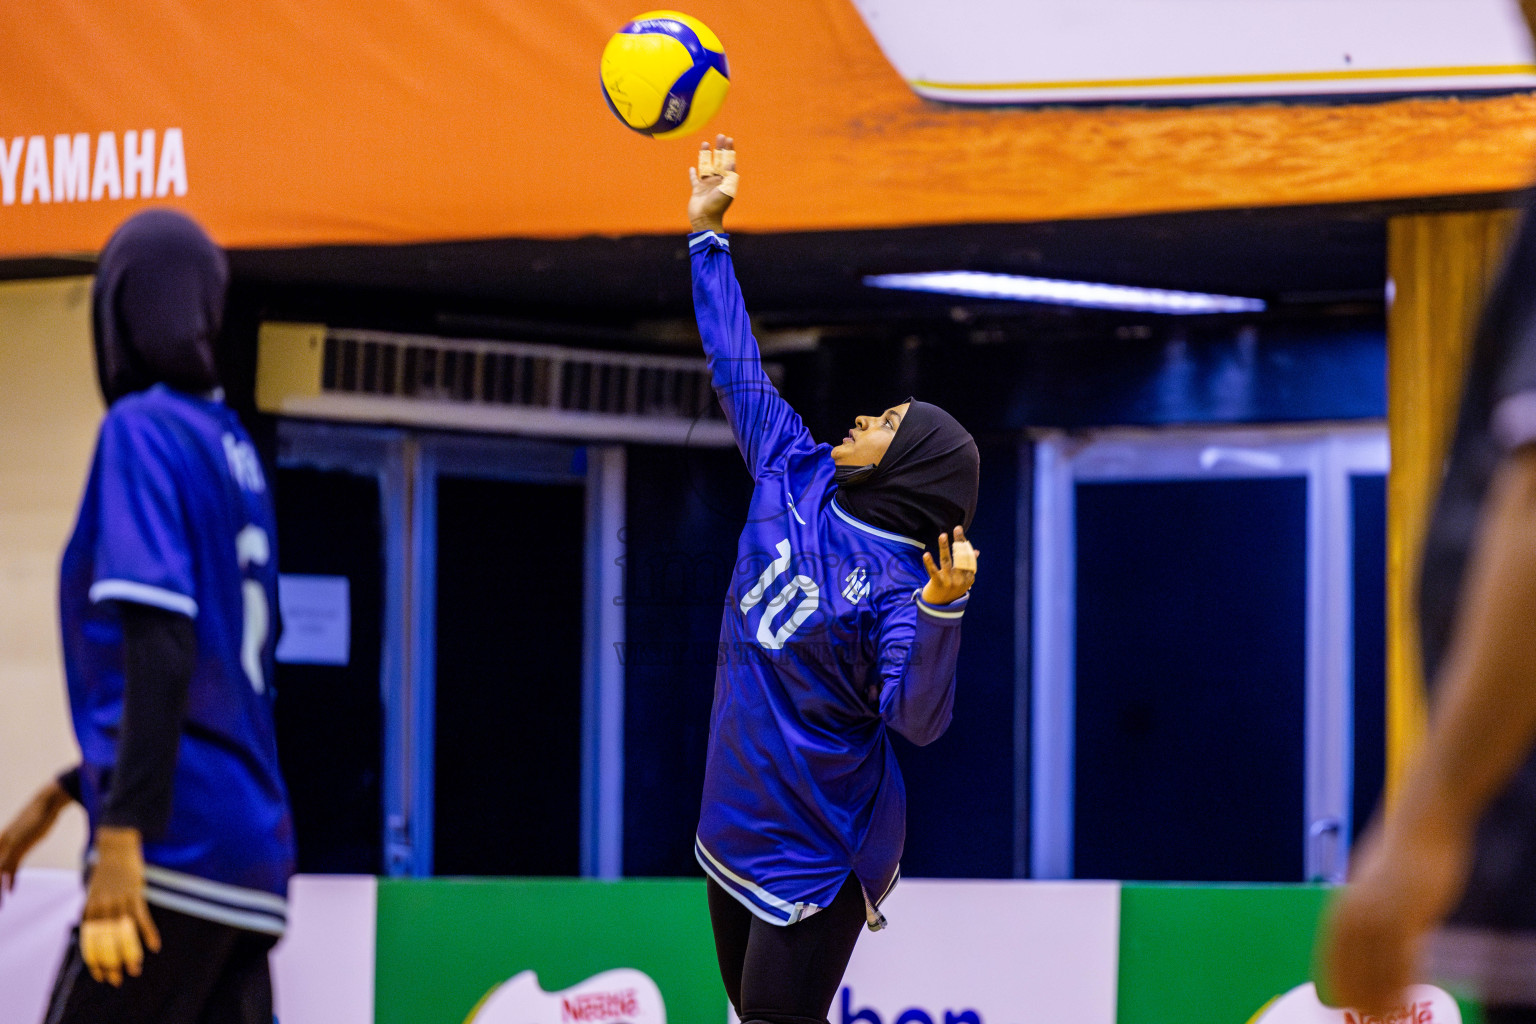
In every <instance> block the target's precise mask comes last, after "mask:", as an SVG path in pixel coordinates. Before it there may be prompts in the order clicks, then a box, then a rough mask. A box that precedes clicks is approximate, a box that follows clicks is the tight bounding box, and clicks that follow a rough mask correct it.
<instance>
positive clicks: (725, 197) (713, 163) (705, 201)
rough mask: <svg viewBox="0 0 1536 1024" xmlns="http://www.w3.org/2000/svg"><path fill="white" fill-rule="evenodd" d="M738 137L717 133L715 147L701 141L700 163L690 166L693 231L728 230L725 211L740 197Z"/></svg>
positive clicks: (690, 203)
mask: <svg viewBox="0 0 1536 1024" xmlns="http://www.w3.org/2000/svg"><path fill="white" fill-rule="evenodd" d="M739 180H740V176H739V175H738V174H737V173H736V140H735V139H733V138H730V137H729V136H725V135H716V136H715V146H714V148H713V149H711V148H710V145H709V143H708V142H701V143H699V165H698V167H690V168H688V181H689V183H690V184H691V185H692V186H693V194H692V195H691V196H689V198H688V224H689V226H690V229H691V230H693V231H719V232H724V231H725V211H726V210H728V209H730V208H731V203H732V202H733V201H735V199H736V186H737V182H738V181H739Z"/></svg>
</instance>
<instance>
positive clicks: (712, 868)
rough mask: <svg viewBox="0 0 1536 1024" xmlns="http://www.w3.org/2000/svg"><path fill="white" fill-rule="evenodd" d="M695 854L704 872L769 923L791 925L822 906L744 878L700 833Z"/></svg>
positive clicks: (695, 839) (694, 846) (694, 841)
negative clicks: (784, 896)
mask: <svg viewBox="0 0 1536 1024" xmlns="http://www.w3.org/2000/svg"><path fill="white" fill-rule="evenodd" d="M693 855H694V857H695V858H696V859H697V860H698V862H699V867H701V868H703V869H704V873H705V874H707V875H709V877H711V878H713V879H714V880H715V881H716V882H718V883H719V885H720V887H721V888H722V889H724V890H725V891H726V892H728V893H730V894H731V895H732V896H734V897H736V901H737V902H738V903H740V904H741V905H742V906H744V907H746V908H747V909H748V910H750V911H752V913H753V914H755V915H756V916H757V917H760V918H762V919H763V920H764V921H767V922H768V923H769V924H776V925H791V924H794V923H795V922H796V921H799V920H800V919H801V918H805V917H809V916H810V915H811V914H814V913H816V912H817V911H818V910H821V909H822V908H821V907H819V906H817V905H816V904H814V903H789V902H786V901H784V900H781V899H779V898H778V897H777V896H775V895H774V894H773V893H771V892H769V891H768V890H767V889H764V888H763V887H762V886H760V885H758V884H757V883H755V882H753V881H751V880H750V879H747V878H743V877H741V876H740V875H738V874H736V873H735V872H734V871H732V870H731V869H730V868H728V867H726V866H725V865H724V864H722V863H720V861H718V860H716V859H715V855H714V854H712V853H710V852H709V851H708V850H706V849H705V848H704V843H703V841H702V840H700V839H699V838H698V837H697V836H695V837H694V840H693ZM754 900H761V901H762V902H763V903H766V904H768V906H770V907H773V908H774V909H776V910H778V911H780V912H781V913H783V915H784V916H783V917H778V916H775V915H774V914H771V913H769V912H768V910H767V909H765V908H764V907H762V906H760V905H759V904H757V903H755V902H753V901H754Z"/></svg>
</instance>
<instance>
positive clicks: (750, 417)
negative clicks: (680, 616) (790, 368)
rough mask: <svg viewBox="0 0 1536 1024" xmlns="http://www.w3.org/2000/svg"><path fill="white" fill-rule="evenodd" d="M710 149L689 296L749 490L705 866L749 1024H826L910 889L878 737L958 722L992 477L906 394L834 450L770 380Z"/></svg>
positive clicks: (730, 150)
mask: <svg viewBox="0 0 1536 1024" xmlns="http://www.w3.org/2000/svg"><path fill="white" fill-rule="evenodd" d="M716 145H717V148H716V149H715V150H714V151H711V149H710V146H709V144H708V143H705V144H704V146H703V148H702V149H701V150H700V153H699V169H698V170H697V171H695V170H692V169H690V171H689V176H690V178H691V179H692V182H693V195H692V198H691V199H690V201H689V203H688V217H689V222H690V224H691V226H692V228H693V233H692V234H691V235H690V236H689V242H688V245H689V249H690V259H691V261H692V264H693V300H694V307H695V312H696V314H697V317H698V322H699V332H700V334H701V335H702V336H703V340H704V349H705V353H706V355H707V356H708V359H709V365H710V371H711V373H712V375H713V377H714V386H715V390H716V393H717V394H718V395H719V397H720V401H721V404H722V406H723V407H724V409H725V411H726V414H727V416H728V417H729V419H730V422H731V427H732V429H733V430H734V432H735V434H736V439H737V444H738V446H739V447H740V448H741V452H742V455H743V456H744V457H745V459H746V461H747V468H748V469H749V470H750V472H751V473H752V477H753V480H754V481H755V489H754V491H753V495H752V502H751V508H750V512H749V514H748V522H747V527H746V529H745V530H744V531H743V532H742V535H741V541H740V543H739V545H738V548H737V572H736V576H735V578H734V579H733V580H732V584H731V591H730V594H729V600H728V602H727V606H726V614H725V619H724V622H723V623H722V624H721V628H720V646H721V650H722V652H723V658H722V664H721V667H720V668H719V669H718V670H717V672H716V675H715V701H714V710H713V713H712V716H711V723H710V741H709V753H708V760H707V765H706V768H705V777H704V800H703V809H702V813H701V816H700V821H699V831H698V837H697V841H696V844H695V851H694V852H695V855H696V856H697V858H698V861H699V864H700V865H701V866H702V867H703V868H704V872H705V874H706V875H707V876H708V879H709V881H708V890H709V911H710V918H711V922H712V924H713V926H714V933H715V948H716V952H717V954H718V956H719V960H720V973H721V976H722V978H723V980H724V982H725V989H726V993H727V995H728V996H729V997H730V1000H731V1004H732V1005H733V1006H734V1007H735V1008H736V1011H737V1013H738V1014H739V1015H740V1016H741V1018H742V1019H743V1021H745V1022H764V1024H819V1022H824V1021H825V1020H826V1019H827V1012H828V1009H829V1008H830V1006H831V1003H832V999H833V997H834V995H835V994H836V992H837V989H838V986H839V984H840V983H841V981H842V977H843V971H844V969H845V968H846V967H847V965H848V960H849V957H850V956H852V954H853V947H854V944H855V942H856V941H857V939H858V936H859V932H860V930H861V929H862V928H863V926H864V925H866V924H868V926H869V927H870V928H871V929H878V928H880V927H882V926H883V925H884V924H885V919H884V917H883V916H881V914H880V911H879V906H880V902H881V900H882V899H884V897H885V895H886V894H887V893H888V892H889V891H890V890H891V888H892V887H893V886H894V885H895V884H896V880H897V877H898V875H899V867H898V862H899V861H900V859H901V851H902V846H903V843H904V841H905V835H906V794H905V790H904V788H903V786H902V782H901V773H900V769H899V768H898V767H897V764H896V756H895V751H894V750H893V749H892V747H891V743H890V739H889V737H888V736H887V734H886V730H887V728H890V729H894V730H896V731H897V732H899V733H901V734H902V735H903V736H906V737H907V738H908V739H911V740H912V741H913V742H915V743H929V742H931V741H933V740H935V739H937V738H938V737H939V736H940V735H941V734H942V733H943V732H944V730H945V729H946V728H947V727H948V726H949V721H950V716H951V709H952V706H953V703H954V683H955V661H956V658H957V656H958V654H959V650H960V622H961V616H962V614H963V613H964V610H965V602H966V595H967V592H968V591H969V590H970V588H971V584H972V583H973V582H974V581H975V578H976V571H975V569H976V562H975V557H974V552H973V550H972V548H971V546H970V544H969V543H966V542H965V528H966V527H967V526H969V525H970V522H971V517H972V515H973V514H974V512H975V506H976V492H977V486H978V482H979V473H980V463H979V458H978V454H977V450H976V445H975V442H973V441H972V440H971V436H970V435H969V434H968V433H966V432H965V430H964V429H963V428H962V427H961V426H960V425H959V424H958V423H956V422H955V420H954V419H953V418H951V417H950V416H949V415H948V414H947V413H945V412H944V411H943V410H941V409H939V408H937V407H935V406H932V405H928V404H926V403H923V402H917V401H911V400H909V401H907V402H903V403H901V404H900V405H897V406H893V407H892V408H890V409H887V410H885V411H884V412H882V413H879V414H878V415H874V416H859V417H857V418H856V419H855V426H854V427H853V429H852V430H850V431H849V433H848V436H847V437H845V438H844V439H843V441H842V443H841V444H839V445H837V446H836V447H831V446H828V445H825V444H817V443H816V442H815V441H813V440H812V439H811V436H810V434H809V433H808V432H807V431H806V429H805V426H804V425H803V424H802V423H801V422H800V417H799V416H798V415H796V414H795V411H794V410H793V409H791V408H790V407H789V405H788V404H787V403H786V402H785V401H784V400H783V398H781V397H780V396H779V394H778V392H777V391H776V390H775V389H774V387H773V385H772V384H771V383H770V382H769V380H768V377H767V375H766V374H765V373H764V372H763V368H762V364H761V359H760V355H759V352H758V348H757V342H756V341H755V340H754V339H753V337H752V334H751V330H750V326H749V323H748V319H747V311H746V308H745V306H744V305H743V302H742V297H741V291H740V289H739V288H738V287H737V284H736V277H735V273H734V270H733V268H732V264H731V247H730V242H729V240H728V239H727V237H726V235H725V226H724V223H723V218H724V216H725V212H726V210H727V209H728V208H729V207H730V205H731V202H732V200H733V198H734V197H735V195H736V187H737V183H738V180H739V179H738V176H737V172H736V154H735V149H734V147H733V146H732V144H731V141H730V140H728V139H726V138H725V137H724V136H720V137H719V138H718V139H717V141H716ZM951 535H952V536H953V538H954V543H951V541H950V537H951ZM925 549H926V550H925Z"/></svg>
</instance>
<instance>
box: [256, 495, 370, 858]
mask: <svg viewBox="0 0 1536 1024" xmlns="http://www.w3.org/2000/svg"><path fill="white" fill-rule="evenodd" d="M274 496H275V498H276V501H277V523H278V533H277V536H278V541H277V543H278V547H277V556H278V565H279V567H280V568H281V570H282V572H283V574H284V575H293V574H300V575H319V576H333V577H345V579H346V580H347V593H348V596H349V598H350V601H349V603H350V608H349V612H350V619H351V629H350V644H349V656H348V659H347V661H346V664H343V665H336V664H293V663H285V662H283V661H279V662H278V665H277V671H276V675H275V677H274V679H275V685H276V689H277V701H276V704H275V706H274V710H275V718H276V728H277V747H278V755H279V757H280V759H281V761H282V767H283V776H284V778H285V779H286V781H287V783H288V793H289V799H290V800H291V802H292V805H293V820H294V830H295V834H296V837H297V843H298V869H299V870H300V871H303V872H329V873H360V874H377V873H381V872H382V871H383V870H384V821H383V815H384V811H383V806H384V805H383V796H382V766H383V749H384V707H383V701H382V699H381V696H380V689H379V660H380V657H381V638H382V637H383V632H384V629H383V604H384V543H383V524H382V518H381V515H380V505H379V482H378V479H377V478H376V477H373V476H365V475H361V474H355V473H347V472H340V471H332V470H321V469H312V468H307V467H285V468H280V469H279V470H278V471H277V480H276V488H275V495H274Z"/></svg>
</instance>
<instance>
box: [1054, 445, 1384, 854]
mask: <svg viewBox="0 0 1536 1024" xmlns="http://www.w3.org/2000/svg"><path fill="white" fill-rule="evenodd" d="M1386 460H1387V448H1386V437H1385V432H1384V431H1383V430H1382V429H1381V428H1380V427H1375V426H1371V427H1363V428H1362V427H1355V426H1347V427H1337V428H1326V429H1324V428H1289V429H1286V428H1277V429H1272V430H1230V429H1223V430H1203V431H1138V432H1131V431H1125V432H1106V433H1099V434H1094V435H1091V436H1087V437H1069V436H1066V435H1057V436H1052V437H1048V438H1045V439H1043V440H1041V441H1040V443H1039V445H1038V447H1037V451H1036V460H1035V465H1036V501H1035V508H1034V521H1033V526H1034V550H1035V559H1036V566H1037V570H1036V573H1035V579H1034V586H1035V595H1034V597H1035V600H1034V609H1035V611H1034V617H1035V622H1034V641H1035V642H1034V650H1033V664H1032V676H1033V682H1032V704H1031V740H1032V743H1031V749H1032V755H1031V779H1030V785H1031V814H1030V823H1031V831H1030V852H1031V868H1032V870H1031V873H1032V874H1033V875H1034V876H1036V877H1047V878H1073V877H1076V878H1089V877H1093V878H1123V879H1144V880H1170V881H1172V880H1187V881H1299V880H1302V879H1342V877H1343V873H1344V868H1345V864H1346V861H1347V856H1348V847H1349V841H1350V838H1351V836H1352V835H1353V834H1354V829H1353V818H1354V816H1355V814H1356V810H1355V806H1356V803H1357V800H1356V799H1355V793H1354V788H1355V787H1354V782H1355V780H1354V775H1355V764H1356V751H1355V739H1356V731H1357V730H1356V717H1357V715H1356V711H1357V708H1356V701H1355V694H1356V690H1357V689H1359V686H1358V682H1359V681H1358V680H1357V679H1356V676H1357V674H1358V673H1359V666H1360V665H1361V664H1366V665H1367V666H1369V664H1371V662H1370V660H1369V659H1368V658H1367V659H1366V660H1365V661H1364V662H1362V660H1361V659H1360V658H1359V657H1357V652H1356V649H1355V648H1356V644H1355V632H1356V628H1357V622H1360V621H1361V619H1360V616H1359V615H1358V614H1357V611H1356V597H1355V593H1356V590H1357V588H1359V587H1362V586H1363V587H1364V588H1365V589H1366V591H1368V592H1374V593H1379V591H1380V588H1381V586H1382V581H1381V580H1380V579H1379V578H1377V579H1372V578H1370V574H1371V573H1372V572H1374V571H1375V570H1374V569H1373V568H1372V567H1373V566H1379V561H1377V562H1373V561H1371V560H1370V559H1360V558H1356V557H1355V555H1354V551H1355V547H1356V546H1357V545H1369V544H1373V543H1380V544H1382V545H1384V542H1385V538H1384V534H1381V533H1380V532H1379V515H1378V516H1377V518H1376V519H1372V518H1371V515H1370V510H1369V509H1366V510H1365V515H1364V518H1362V517H1361V515H1359V514H1357V513H1356V510H1355V508H1354V506H1355V505H1357V504H1359V503H1360V502H1361V500H1362V499H1361V495H1362V494H1365V495H1367V496H1369V495H1371V494H1373V493H1375V492H1373V491H1371V484H1370V481H1371V480H1372V479H1375V480H1379V479H1380V477H1381V475H1382V474H1384V473H1385V471H1386ZM1362 482H1363V483H1362ZM1373 523H1376V524H1378V528H1377V532H1375V533H1372V532H1371V531H1372V524H1373ZM1362 531H1364V532H1362ZM1377 538H1379V540H1378V539H1377ZM1373 588H1374V589H1373ZM1365 596H1366V598H1367V600H1365V601H1364V602H1363V603H1364V604H1366V605H1369V603H1370V602H1369V599H1368V598H1369V593H1367V594H1366V595H1365ZM1367 611H1368V609H1367ZM1363 641H1364V644H1365V645H1366V646H1367V647H1369V646H1370V645H1372V644H1376V645H1379V644H1381V643H1384V638H1383V637H1381V636H1375V637H1366V638H1363ZM1367 671H1369V669H1368V668H1367ZM1359 710H1361V711H1362V713H1363V714H1362V716H1361V717H1363V718H1364V719H1370V718H1372V717H1373V716H1374V718H1375V719H1376V720H1378V721H1379V719H1380V716H1381V714H1382V709H1381V708H1379V707H1375V708H1361V709H1359ZM1364 724H1366V725H1367V726H1369V722H1366V723H1364ZM1369 733H1370V729H1369V728H1368V727H1367V728H1366V729H1365V730H1364V732H1363V733H1362V734H1369ZM1363 781H1366V782H1367V783H1368V782H1369V780H1363Z"/></svg>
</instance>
